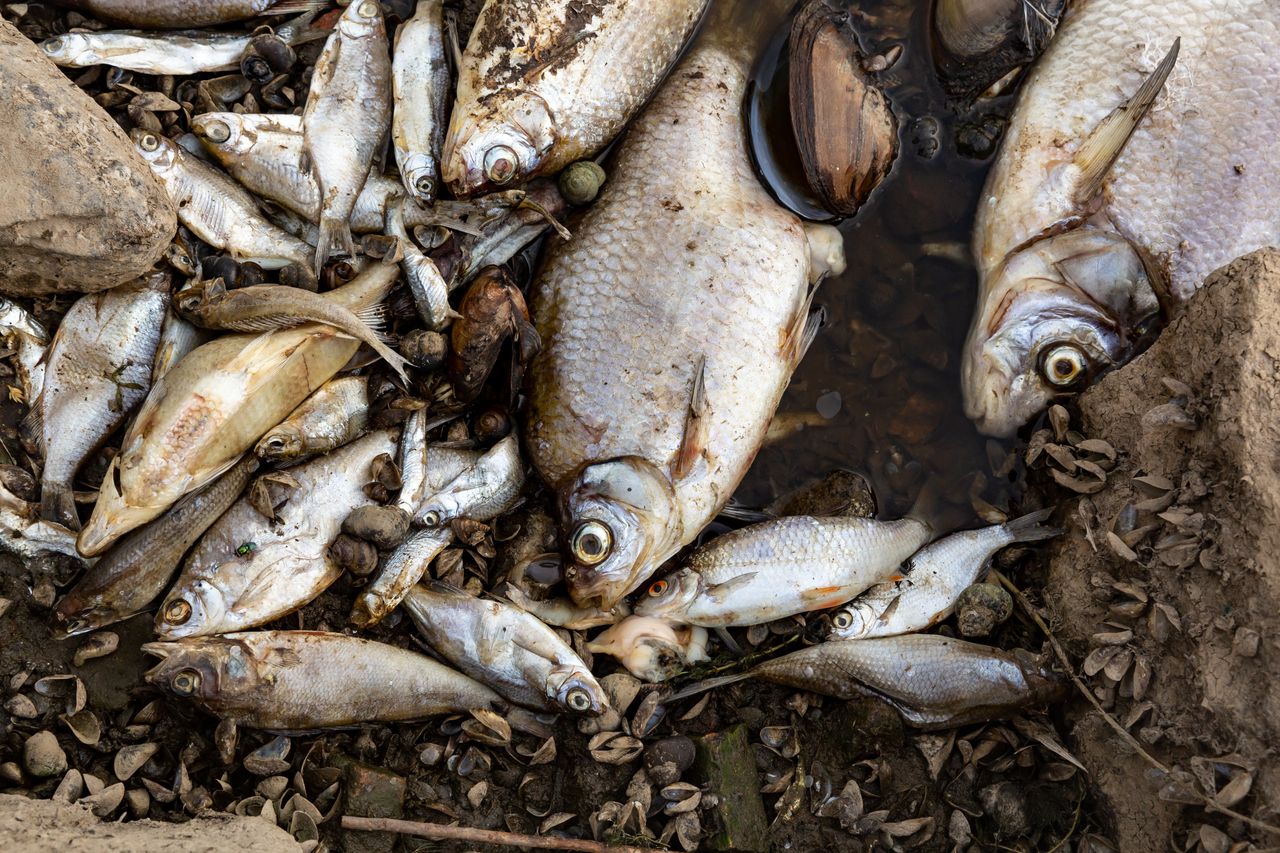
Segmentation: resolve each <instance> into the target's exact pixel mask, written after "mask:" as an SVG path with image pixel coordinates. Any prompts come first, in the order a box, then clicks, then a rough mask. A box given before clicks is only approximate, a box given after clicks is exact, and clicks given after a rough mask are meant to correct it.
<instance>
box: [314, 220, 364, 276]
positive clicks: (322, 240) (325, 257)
mask: <svg viewBox="0 0 1280 853" xmlns="http://www.w3.org/2000/svg"><path fill="white" fill-rule="evenodd" d="M355 254H356V244H355V241H354V240H353V239H352V237H351V224H350V223H349V222H344V221H342V220H339V219H326V218H324V217H321V218H320V233H319V234H318V235H317V237H316V275H317V276H318V275H320V273H321V272H323V271H324V265H325V264H326V263H328V261H329V258H331V257H345V258H351V257H355Z"/></svg>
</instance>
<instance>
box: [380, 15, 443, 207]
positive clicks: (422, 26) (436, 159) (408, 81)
mask: <svg viewBox="0 0 1280 853" xmlns="http://www.w3.org/2000/svg"><path fill="white" fill-rule="evenodd" d="M443 5H444V4H443V3H442V2H441V0H418V3H417V6H416V8H415V10H414V13H413V17H412V18H410V19H409V20H407V21H405V22H404V23H403V24H401V25H400V29H399V30H398V31H397V32H396V42H395V50H394V51H393V56H392V60H391V92H392V99H393V102H394V109H393V111H392V113H391V142H392V145H393V146H394V148H395V152H396V164H397V165H398V166H399V167H400V179H401V180H402V181H403V182H404V187H405V189H406V190H408V192H409V194H410V195H412V196H413V197H414V198H416V199H417V200H418V201H421V202H424V203H426V204H431V202H433V201H434V200H435V197H436V182H437V181H438V180H439V179H440V147H441V146H442V145H443V144H444V129H445V125H446V124H447V122H448V116H447V115H446V114H445V103H446V100H447V98H448V96H449V82H450V81H449V62H448V60H447V59H446V58H445V50H444V12H443Z"/></svg>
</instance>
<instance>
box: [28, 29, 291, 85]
mask: <svg viewBox="0 0 1280 853" xmlns="http://www.w3.org/2000/svg"><path fill="white" fill-rule="evenodd" d="M312 17H313V16H312V15H311V14H307V15H304V16H302V17H301V18H299V19H295V20H293V21H290V22H289V23H288V24H285V25H283V26H281V27H280V28H279V29H277V30H276V35H278V36H279V37H280V38H281V39H282V40H283V41H284V42H286V43H292V42H293V41H295V40H296V39H297V38H298V36H300V35H301V34H302V32H303V30H305V29H306V27H307V25H308V24H309V23H310V22H311V18H312ZM251 41H253V34H252V33H210V32H200V31H191V32H169V33H149V32H145V31H143V30H109V31H101V32H91V31H90V32H71V33H64V34H63V35H60V36H54V37H53V38H48V39H45V40H44V41H42V42H40V49H41V50H42V51H44V55H45V56H47V57H49V59H51V60H53V62H54V64H55V65H60V66H63V67H67V68H85V67H88V66H91V65H110V66H113V67H115V68H124V69H126V70H128V71H137V72H139V73H141V74H174V75H183V74H201V73H205V72H209V71H227V70H230V69H233V68H239V67H240V57H242V56H243V55H244V52H245V50H247V49H248V47H249V43H250V42H251Z"/></svg>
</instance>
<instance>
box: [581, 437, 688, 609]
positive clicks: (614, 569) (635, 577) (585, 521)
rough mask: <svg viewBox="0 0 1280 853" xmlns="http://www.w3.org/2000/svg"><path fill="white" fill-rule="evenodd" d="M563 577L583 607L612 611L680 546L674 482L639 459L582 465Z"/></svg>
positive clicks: (629, 458) (623, 459)
mask: <svg viewBox="0 0 1280 853" xmlns="http://www.w3.org/2000/svg"><path fill="white" fill-rule="evenodd" d="M564 520H565V527H564V530H565V533H566V535H567V541H566V545H567V546H568V549H567V550H568V555H567V556H568V558H569V559H568V565H566V566H565V569H564V578H565V581H566V582H567V583H568V586H569V595H570V597H571V598H573V600H574V603H575V604H577V605H578V606H580V607H586V606H589V605H590V604H591V603H592V602H596V606H598V607H599V608H600V609H601V610H609V609H611V608H613V606H614V605H616V604H617V603H618V601H619V600H620V599H621V598H622V597H623V596H624V595H626V594H627V593H629V592H631V590H633V589H635V588H636V587H637V586H638V585H639V584H640V583H641V582H642V581H644V579H645V578H647V577H649V576H650V575H651V574H653V573H654V572H655V571H657V569H658V566H660V565H661V564H662V562H663V561H664V560H666V559H667V557H669V556H671V554H672V553H673V552H674V551H675V550H676V549H677V548H678V547H679V545H680V543H679V541H678V539H679V532H680V519H679V512H678V511H677V508H676V501H675V494H674V492H673V491H672V488H671V481H670V480H668V479H667V478H666V476H665V475H663V474H662V472H660V471H659V470H658V469H657V468H656V467H654V465H653V464H652V463H650V462H648V461H646V460H644V459H640V458H637V457H624V458H622V459H615V460H613V461H610V462H601V463H598V464H595V465H591V466H588V467H587V468H585V469H583V471H582V473H581V474H579V475H578V478H577V480H575V481H574V483H573V486H572V488H571V489H570V490H569V492H568V496H567V498H566V500H565V502H564Z"/></svg>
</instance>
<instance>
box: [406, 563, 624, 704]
mask: <svg viewBox="0 0 1280 853" xmlns="http://www.w3.org/2000/svg"><path fill="white" fill-rule="evenodd" d="M404 606H405V609H406V610H408V611H409V615H410V616H411V617H413V621H414V623H415V624H416V625H417V626H418V633H419V634H421V635H422V636H423V638H424V639H425V640H426V641H427V644H428V645H430V646H431V649H432V650H433V651H434V652H435V653H436V654H438V655H440V657H442V658H443V659H445V660H446V661H448V662H449V663H451V664H453V665H454V666H456V667H457V668H458V669H459V670H461V671H462V672H465V673H466V674H467V675H469V676H471V677H472V678H474V679H476V680H477V681H479V682H480V683H482V684H487V685H489V686H490V687H492V688H493V689H494V690H496V691H497V692H498V693H499V694H501V695H502V696H503V697H505V698H506V699H509V700H510V701H512V702H515V703H516V704H517V705H524V706H525V707H528V708H535V709H540V710H547V711H565V712H568V713H571V714H583V715H587V716H592V717H594V716H598V715H600V714H602V713H603V712H604V711H605V710H607V709H608V707H609V699H608V697H607V696H606V695H605V693H604V690H603V689H602V688H601V687H600V684H599V682H597V681H596V679H595V677H594V676H592V674H591V671H590V670H589V669H587V666H586V664H584V663H583V662H582V658H580V657H578V655H577V654H576V653H575V652H574V651H573V649H572V648H570V647H569V644H568V643H566V642H565V641H564V640H562V639H560V637H559V636H558V635H557V634H556V632H555V631H553V630H551V629H550V628H548V627H547V626H546V625H544V624H543V623H542V622H541V621H540V620H539V619H537V618H536V617H534V616H532V615H531V614H529V613H526V612H525V611H523V610H521V609H520V608H518V607H512V606H511V605H509V604H505V603H503V602H501V601H493V600H489V599H482V598H477V597H476V596H472V595H468V594H466V593H465V592H463V591H461V590H459V589H457V588H455V587H452V586H450V585H449V584H446V583H441V582H440V581H427V582H425V583H421V584H418V585H417V586H415V587H413V589H411V590H410V591H409V594H408V595H407V596H405V599H404Z"/></svg>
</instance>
